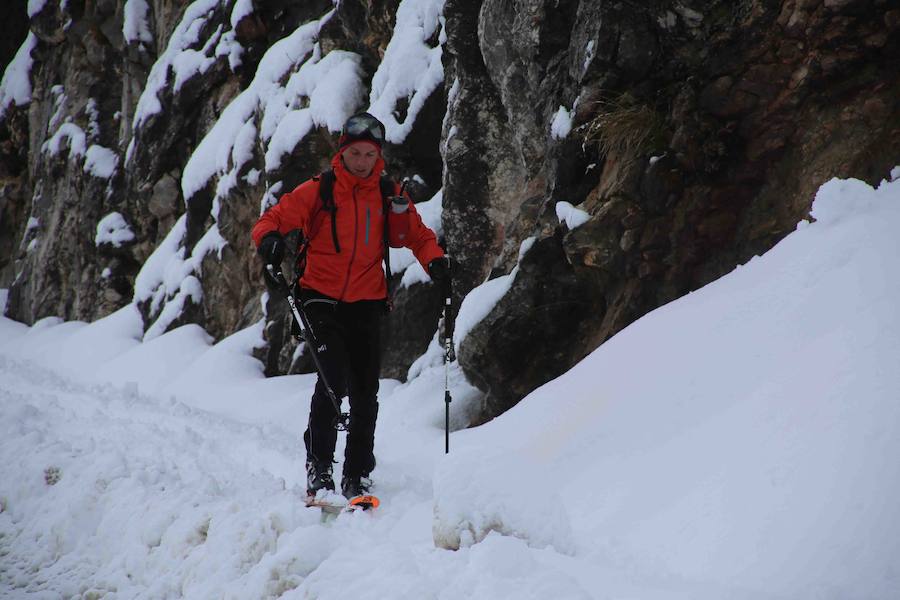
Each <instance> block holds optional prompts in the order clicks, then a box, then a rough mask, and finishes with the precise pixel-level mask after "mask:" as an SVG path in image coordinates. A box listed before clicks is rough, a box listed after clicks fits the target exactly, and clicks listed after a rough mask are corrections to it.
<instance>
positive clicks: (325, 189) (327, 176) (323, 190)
mask: <svg viewBox="0 0 900 600" xmlns="http://www.w3.org/2000/svg"><path fill="white" fill-rule="evenodd" d="M334 181H335V175H334V171H333V170H331V169H327V170H325V171H322V173H321V174H320V175H319V198H320V199H321V200H322V209H323V210H325V211H327V212H329V213H331V241H332V242H333V243H334V251H335V252H337V253H340V251H341V245H340V244H339V243H338V236H337V205H336V204H335V203H334ZM310 237H312V233H310Z"/></svg>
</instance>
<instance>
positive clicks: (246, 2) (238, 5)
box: [231, 0, 253, 29]
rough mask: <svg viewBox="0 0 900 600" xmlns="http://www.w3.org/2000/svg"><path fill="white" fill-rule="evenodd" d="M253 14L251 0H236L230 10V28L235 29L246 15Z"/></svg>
mask: <svg viewBox="0 0 900 600" xmlns="http://www.w3.org/2000/svg"><path fill="white" fill-rule="evenodd" d="M252 14H253V0H237V2H235V3H234V8H233V9H232V10H231V28H232V29H235V28H236V27H237V26H238V23H240V22H241V19H243V18H244V17H246V16H249V15H252Z"/></svg>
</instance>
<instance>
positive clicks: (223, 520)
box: [0, 180, 900, 600]
mask: <svg viewBox="0 0 900 600" xmlns="http://www.w3.org/2000/svg"><path fill="white" fill-rule="evenodd" d="M812 214H813V217H814V219H815V221H814V222H811V223H809V224H807V225H805V226H803V227H801V228H798V230H797V231H795V232H793V233H791V234H789V235H788V236H787V237H786V238H785V239H784V240H782V241H781V242H780V243H779V244H778V245H777V246H776V247H775V248H774V249H772V250H771V251H770V252H768V253H766V254H765V255H764V256H762V257H758V258H755V259H753V260H752V261H750V262H749V263H747V264H746V265H744V266H742V267H740V268H738V269H736V270H734V271H733V272H732V273H730V274H728V275H726V276H725V277H723V278H721V279H719V280H718V281H715V282H713V283H712V284H710V285H708V286H706V287H704V288H703V289H701V290H699V291H697V292H694V293H692V294H689V295H687V296H685V297H683V298H681V299H679V300H676V301H674V302H672V303H670V304H668V305H666V306H663V307H662V308H660V309H657V310H656V311H653V312H652V313H650V314H649V315H647V316H645V317H644V318H642V319H640V320H638V321H637V322H635V323H633V324H632V325H631V326H629V327H628V328H626V329H625V330H624V331H622V332H621V333H619V334H618V335H617V336H615V337H614V338H612V339H611V340H610V341H608V342H607V343H606V344H604V345H603V346H601V347H600V348H598V349H597V350H596V351H595V352H593V353H591V354H590V355H589V356H588V357H586V358H585V359H584V360H583V361H582V362H580V363H579V364H578V365H576V366H575V367H574V368H573V369H571V370H570V371H569V372H568V373H566V374H564V375H563V376H561V377H559V378H558V379H556V380H554V381H551V382H549V383H548V384H546V385H544V386H543V387H541V388H539V389H538V390H536V391H535V392H533V393H532V394H530V395H529V396H528V397H527V398H526V399H524V400H523V401H522V402H521V403H520V404H519V405H517V406H516V407H514V408H513V409H511V410H510V411H508V412H506V413H505V414H503V415H501V416H500V417H498V418H496V419H494V420H493V421H491V422H489V423H487V424H486V425H483V426H480V427H477V428H472V429H464V430H462V429H459V428H460V427H463V426H464V425H465V424H466V422H467V420H468V418H469V417H468V414H469V413H470V411H472V410H473V409H474V408H476V407H477V405H478V398H479V395H478V393H477V392H476V391H475V390H473V389H472V388H471V387H470V386H469V385H468V384H467V383H466V382H465V378H464V377H463V375H462V372H461V370H460V368H459V365H458V364H456V363H454V364H452V365H450V367H449V372H448V373H449V385H450V390H451V392H452V395H453V403H452V404H451V410H452V421H453V423H452V427H453V428H454V429H456V431H454V432H453V434H452V436H451V453H450V454H449V455H444V453H443V441H444V440H443V437H444V432H443V413H444V402H443V387H444V381H445V379H444V378H445V371H444V366H443V363H442V360H441V351H440V347H439V345H438V344H437V342H438V340H437V338H436V339H435V340H433V342H432V344H431V345H430V346H429V349H428V351H427V352H426V355H425V356H423V357H422V359H421V360H420V361H419V362H418V363H417V366H416V369H415V373H414V375H415V376H414V377H413V378H412V379H410V380H409V381H408V382H407V383H405V384H400V383H399V382H396V381H390V380H385V381H382V382H381V393H380V404H381V407H380V414H379V429H378V436H377V443H376V453H377V456H378V461H379V462H378V467H377V468H376V470H375V472H374V473H373V477H374V479H375V481H376V491H377V493H378V494H379V495H380V497H381V499H382V506H381V508H380V509H379V510H378V512H376V513H374V514H368V513H356V514H348V515H341V516H339V517H337V518H336V519H335V520H332V521H328V522H322V520H321V518H320V515H319V514H318V512H317V511H316V510H314V509H306V508H305V507H304V506H303V503H302V496H303V491H302V489H303V485H304V473H303V458H304V456H303V455H304V453H303V449H302V442H301V441H300V439H299V438H300V433H301V432H302V430H303V428H304V426H305V422H306V419H307V416H308V398H309V396H310V394H311V393H312V389H313V384H314V377H313V376H311V375H296V376H285V377H273V378H268V379H267V378H265V377H263V374H262V367H261V364H260V363H259V362H258V361H257V360H256V359H254V358H253V356H252V351H253V349H254V348H257V347H258V346H260V345H261V343H262V328H263V324H262V322H258V323H255V324H253V325H251V326H250V327H248V328H246V329H244V330H242V331H239V332H237V333H235V334H234V335H232V336H230V337H228V338H226V339H225V340H222V341H221V342H219V343H217V344H213V343H212V341H211V339H210V337H209V336H208V335H207V334H206V333H205V332H204V331H203V330H202V329H200V328H199V327H197V326H195V325H185V326H182V327H178V328H176V329H173V330H171V331H168V332H165V333H162V332H160V334H159V335H156V336H153V337H152V338H151V339H147V336H143V335H142V332H143V330H144V325H143V321H142V317H141V314H140V312H139V311H138V310H137V307H136V305H134V304H131V305H129V306H126V307H124V308H122V309H121V310H119V311H117V312H116V313H113V314H112V315H110V316H108V317H106V318H104V319H100V320H99V321H96V322H94V323H91V324H86V323H79V322H63V321H61V320H60V319H57V318H53V317H49V318H46V319H43V320H41V321H39V322H37V323H35V325H34V326H32V327H26V326H25V325H22V324H20V323H16V322H14V321H11V320H9V319H6V318H0V455H2V456H4V457H15V459H14V460H3V461H0V481H2V482H3V486H2V488H0V539H2V540H3V559H2V562H0V596H4V597H25V596H33V597H47V598H55V597H82V598H84V597H103V596H104V595H106V596H107V597H123V598H160V597H190V598H262V597H281V598H286V599H291V598H319V599H323V600H326V599H339V598H347V597H362V598H437V599H449V598H471V599H476V600H477V599H483V600H488V599H496V598H534V599H544V598H572V599H590V598H596V599H600V598H641V599H648V600H654V599H671V598H685V599H687V598H690V599H695V600H713V599H719V598H734V599H750V598H753V599H757V598H770V599H788V598H878V599H882V598H883V599H885V600H886V599H888V598H893V597H895V595H896V590H897V579H896V577H897V572H898V563H897V556H900V521H898V519H897V518H896V507H895V504H896V502H895V498H896V497H897V494H898V492H900V471H898V469H897V468H896V456H898V455H900V404H898V403H897V398H898V397H900V372H898V371H897V369H896V364H895V363H896V357H897V356H898V355H900V313H898V311H897V310H896V304H897V299H898V298H900V273H898V271H897V269H895V268H894V262H895V260H896V257H897V256H898V255H900V238H898V237H897V236H896V231H897V228H898V226H900V181H896V182H883V183H882V184H881V185H879V186H878V187H877V188H874V189H873V188H871V187H869V186H868V185H866V184H864V183H862V182H858V181H853V180H846V181H840V180H833V181H830V182H828V183H826V184H825V185H824V186H822V187H821V189H820V190H819V191H818V193H817V195H816V199H815V203H814V207H813V211H812ZM179 231H180V232H181V233H180V234H179V233H178V232H179ZM179 235H183V221H182V222H181V224H180V225H179V227H178V228H177V230H176V233H175V234H174V237H173V238H172V239H167V241H166V242H165V243H164V246H166V247H167V248H168V251H169V252H170V253H171V254H176V253H177V252H178V250H179V248H178V243H179V242H180V239H179V238H178V236H179ZM213 241H214V240H213V238H210V239H208V240H205V241H203V242H202V243H203V244H205V245H206V247H207V249H209V248H214V247H215V244H214V243H213ZM527 247H528V245H527V244H525V245H524V246H523V252H524V251H527ZM161 258H167V259H168V258H171V256H162V255H161V256H159V257H157V260H155V261H154V260H152V259H151V261H149V262H148V264H147V265H145V268H144V271H142V274H141V276H140V277H139V281H140V288H141V289H142V293H144V294H146V297H147V298H150V297H152V295H153V294H154V293H155V292H157V291H158V288H159V287H160V286H161V285H165V287H166V288H167V290H168V291H167V292H166V293H169V292H174V291H175V289H174V288H173V289H169V284H172V285H175V284H176V283H177V284H178V286H179V288H178V289H179V290H180V289H181V286H183V285H187V287H190V285H189V284H186V282H188V281H189V280H190V278H189V277H185V276H184V272H181V273H167V272H166V267H167V266H169V264H170V263H169V261H168V260H165V261H161V260H159V259H161ZM194 266H195V265H194ZM192 268H193V266H192ZM512 276H513V273H511V274H510V275H507V276H506V277H509V278H511V277H512ZM169 278H171V279H170V280H169ZM499 279H502V278H499ZM493 281H497V280H496V279H495V280H493ZM508 281H509V282H511V279H510V280H508ZM488 283H490V282H488ZM483 287H484V286H482V288H483ZM479 289H481V288H479ZM188 292H189V290H188ZM484 295H485V294H484V290H483V289H482V290H481V291H480V292H476V294H475V299H474V300H472V301H471V302H470V300H469V297H467V299H466V302H467V303H470V304H471V306H469V307H468V308H467V307H466V305H465V304H464V307H463V308H465V310H466V311H467V312H468V311H473V310H474V308H473V307H477V306H481V308H482V309H483V308H484V307H485V306H487V305H488V304H490V302H489V299H487V298H485V297H484ZM470 296H471V295H470ZM478 296H482V297H481V299H480V300H478ZM6 297H7V293H5V292H0V308H3V304H4V303H5V301H6ZM461 314H462V313H461ZM470 316H471V315H470ZM142 339H143V341H142ZM411 375H413V370H412V369H411ZM342 444H343V436H341V439H340V441H339V447H338V452H337V456H342V451H343V447H342ZM336 468H337V471H338V473H339V472H340V465H337V467H336ZM443 546H448V547H455V546H459V548H460V549H459V550H457V551H448V550H443V549H442V547H443Z"/></svg>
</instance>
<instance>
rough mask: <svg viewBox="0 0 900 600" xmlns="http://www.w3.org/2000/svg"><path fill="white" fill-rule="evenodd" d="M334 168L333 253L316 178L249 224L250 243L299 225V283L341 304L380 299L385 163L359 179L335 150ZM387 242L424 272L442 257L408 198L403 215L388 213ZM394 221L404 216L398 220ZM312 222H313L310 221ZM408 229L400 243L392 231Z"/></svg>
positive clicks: (382, 288) (383, 285)
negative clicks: (304, 242)
mask: <svg viewBox="0 0 900 600" xmlns="http://www.w3.org/2000/svg"><path fill="white" fill-rule="evenodd" d="M331 166H332V168H333V169H334V174H335V182H334V204H335V206H336V208H337V224H336V225H337V239H338V246H339V247H340V252H336V251H335V247H334V241H333V239H332V232H331V213H330V212H329V211H326V210H322V200H321V199H320V198H319V182H318V181H316V180H313V179H310V180H309V181H306V182H304V183H301V184H300V185H299V186H297V187H296V188H295V189H294V191H292V192H289V193H287V194H284V195H282V196H281V198H280V199H279V201H278V204H276V205H275V206H273V207H271V208H269V209H268V210H267V211H266V212H264V213H263V214H262V216H260V218H259V220H258V221H257V222H256V225H254V226H253V233H252V235H253V241H254V242H255V243H256V245H257V246H259V243H260V242H261V241H262V238H263V237H264V236H265V235H266V234H267V233H271V232H273V231H278V232H279V233H281V234H286V233H288V232H290V231H293V230H294V229H302V230H303V232H304V234H306V235H311V236H312V237H311V239H310V242H309V250H308V251H307V254H306V271H305V272H304V274H303V277H302V278H301V279H300V286H301V287H304V288H309V289H312V290H315V291H317V292H319V293H321V294H325V295H326V296H329V297H331V298H335V299H337V300H340V301H343V302H356V301H358V300H381V299H384V298H386V297H387V285H386V283H385V278H384V269H383V267H382V260H384V211H385V209H388V210H390V209H389V207H386V206H385V204H384V200H383V198H382V196H381V187H380V179H381V178H380V174H381V172H382V170H383V169H384V161H383V160H382V159H381V158H379V159H378V162H377V163H376V164H375V168H374V169H372V174H371V175H369V176H368V177H366V178H364V179H362V178H359V177H356V176H355V175H352V174H351V173H350V172H349V171H347V170H346V169H345V168H344V164H343V163H342V162H341V157H340V154H337V155H335V157H334V158H333V159H332V160H331ZM390 218H391V223H390V224H389V230H390V232H391V238H392V239H391V245H394V246H395V247H399V246H400V245H403V246H406V247H407V248H409V249H411V250H412V251H413V254H415V256H416V259H417V260H418V261H419V263H420V264H421V265H422V266H423V267H424V268H425V270H426V271H427V270H428V263H430V262H431V261H432V260H434V259H435V258H438V257H440V256H443V255H444V251H443V250H441V247H440V246H438V243H437V238H436V237H435V235H434V232H433V231H431V229H429V228H428V227H426V226H425V224H424V223H422V217H421V216H419V213H418V212H416V209H415V205H414V204H413V203H412V202H410V203H409V210H408V211H407V212H405V213H401V214H399V215H397V214H393V213H392V214H391V215H390ZM399 219H408V223H407V222H399ZM311 220H312V223H311ZM404 225H405V226H407V227H408V229H407V232H406V236H405V237H404V238H403V240H402V243H401V241H400V240H399V239H397V236H396V235H395V231H400V230H402V229H404Z"/></svg>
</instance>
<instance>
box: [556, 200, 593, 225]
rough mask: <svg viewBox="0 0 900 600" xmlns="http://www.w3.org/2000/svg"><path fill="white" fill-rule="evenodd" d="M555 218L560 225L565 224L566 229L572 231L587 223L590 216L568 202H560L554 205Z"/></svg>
mask: <svg viewBox="0 0 900 600" xmlns="http://www.w3.org/2000/svg"><path fill="white" fill-rule="evenodd" d="M556 217H557V218H558V219H559V222H560V223H565V224H566V227H568V228H569V230H572V229H575V228H576V227H580V226H581V225H584V224H585V223H587V222H588V220H589V219H590V218H591V215H590V214H588V213H587V212H586V211H583V210H581V209H580V208H576V207H575V206H572V204H571V203H570V202H566V201H565V200H560V201H559V202H557V203H556Z"/></svg>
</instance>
